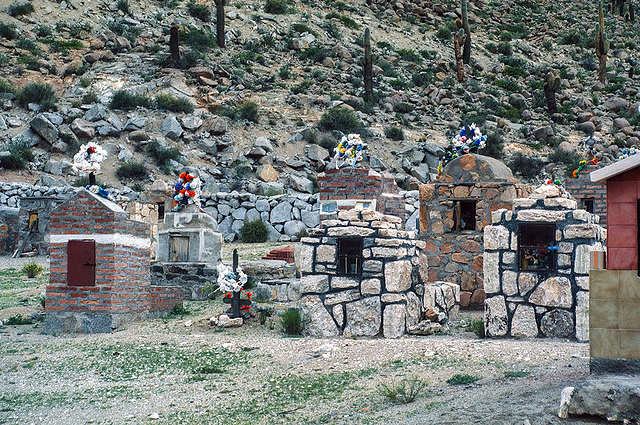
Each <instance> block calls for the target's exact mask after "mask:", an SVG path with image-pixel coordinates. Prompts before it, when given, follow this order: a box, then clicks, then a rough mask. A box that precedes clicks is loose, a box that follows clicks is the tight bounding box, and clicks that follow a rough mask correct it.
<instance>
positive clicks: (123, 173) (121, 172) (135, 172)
mask: <svg viewBox="0 0 640 425" xmlns="http://www.w3.org/2000/svg"><path fill="white" fill-rule="evenodd" d="M116 177H118V178H119V179H131V180H146V179H148V178H149V169H148V168H147V166H146V165H144V164H143V163H141V162H128V163H125V164H122V165H120V166H119V167H118V169H117V170H116Z"/></svg>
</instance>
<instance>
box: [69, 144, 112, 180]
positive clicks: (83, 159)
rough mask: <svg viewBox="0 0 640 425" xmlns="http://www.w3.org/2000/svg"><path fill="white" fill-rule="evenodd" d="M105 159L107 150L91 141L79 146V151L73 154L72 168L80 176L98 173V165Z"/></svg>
mask: <svg viewBox="0 0 640 425" xmlns="http://www.w3.org/2000/svg"><path fill="white" fill-rule="evenodd" d="M105 159H107V151H106V150H105V149H104V148H102V147H100V146H98V145H97V144H95V143H93V142H89V143H86V144H84V145H82V146H80V151H78V153H77V154H75V155H74V156H73V170H74V171H76V172H77V173H78V174H80V175H81V176H86V175H87V174H89V173H98V172H99V171H100V165H101V164H102V162H103V161H104V160H105Z"/></svg>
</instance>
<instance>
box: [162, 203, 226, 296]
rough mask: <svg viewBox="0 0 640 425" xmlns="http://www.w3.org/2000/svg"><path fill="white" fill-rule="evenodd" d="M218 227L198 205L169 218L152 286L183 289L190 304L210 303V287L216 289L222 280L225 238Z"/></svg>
mask: <svg viewBox="0 0 640 425" xmlns="http://www.w3.org/2000/svg"><path fill="white" fill-rule="evenodd" d="M216 227H217V223H216V220H214V219H213V217H211V216H210V215H209V214H207V213H205V212H202V211H201V210H200V208H199V207H197V206H195V205H188V206H186V207H185V208H184V209H183V210H182V211H180V212H170V213H167V214H165V217H164V229H163V230H161V231H160V232H158V254H157V258H156V261H157V262H156V264H154V265H153V266H152V268H151V271H152V273H153V275H152V282H151V283H152V284H153V285H176V286H181V287H182V290H183V292H184V297H185V299H187V300H204V299H206V297H207V292H208V291H207V290H206V287H207V286H211V287H212V286H213V284H214V283H215V282H216V279H217V276H218V272H217V269H216V268H217V266H218V262H219V261H220V257H221V250H222V234H221V233H220V232H217V231H216Z"/></svg>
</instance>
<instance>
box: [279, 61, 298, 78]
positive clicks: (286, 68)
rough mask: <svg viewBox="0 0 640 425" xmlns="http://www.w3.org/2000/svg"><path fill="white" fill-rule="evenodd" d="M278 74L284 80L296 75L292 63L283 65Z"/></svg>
mask: <svg viewBox="0 0 640 425" xmlns="http://www.w3.org/2000/svg"><path fill="white" fill-rule="evenodd" d="M278 76H279V77H280V78H282V79H283V80H288V79H289V78H292V77H294V74H293V73H292V72H291V65H282V66H281V67H280V70H279V71H278Z"/></svg>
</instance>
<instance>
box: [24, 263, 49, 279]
mask: <svg viewBox="0 0 640 425" xmlns="http://www.w3.org/2000/svg"><path fill="white" fill-rule="evenodd" d="M43 270H44V268H43V267H42V266H40V265H38V264H36V263H29V264H27V265H26V266H24V267H23V268H22V272H23V273H25V274H26V275H27V277H29V278H30V279H31V278H34V277H36V276H38V275H39V274H40V273H42V271H43Z"/></svg>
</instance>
